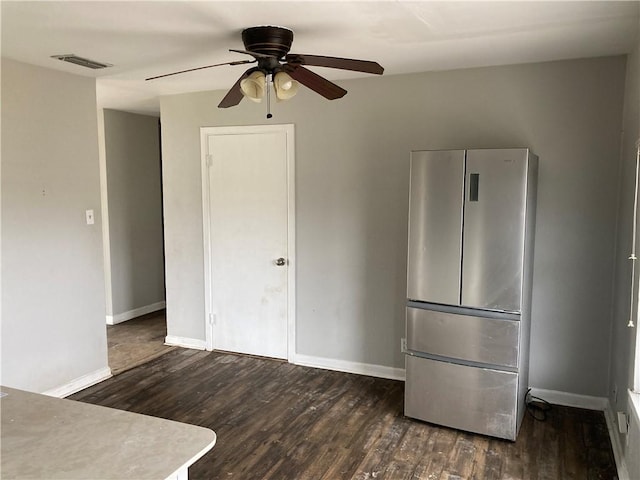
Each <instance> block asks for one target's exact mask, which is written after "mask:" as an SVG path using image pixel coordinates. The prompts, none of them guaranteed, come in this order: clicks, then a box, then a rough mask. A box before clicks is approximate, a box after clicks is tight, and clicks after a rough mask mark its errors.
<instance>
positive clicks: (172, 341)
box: [164, 335, 207, 350]
mask: <svg viewBox="0 0 640 480" xmlns="http://www.w3.org/2000/svg"><path fill="white" fill-rule="evenodd" d="M164 344H165V345H171V346H172V347H183V348H193V349H195V350H206V349H207V342H206V341H204V340H199V339H197V338H188V337H176V336H175V335H167V336H166V337H165V338H164Z"/></svg>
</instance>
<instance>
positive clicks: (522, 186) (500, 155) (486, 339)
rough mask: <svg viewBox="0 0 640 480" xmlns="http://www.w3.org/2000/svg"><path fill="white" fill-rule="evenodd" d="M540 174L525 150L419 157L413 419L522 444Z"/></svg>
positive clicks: (412, 274) (410, 346) (414, 193)
mask: <svg viewBox="0 0 640 480" xmlns="http://www.w3.org/2000/svg"><path fill="white" fill-rule="evenodd" d="M537 168H538V158H537V157H536V156H535V155H534V154H532V153H531V152H530V151H529V150H528V149H494V150H491V149H483V150H447V151H414V152H412V153H411V175H410V194H409V248H408V262H407V264H408V265H407V297H408V301H407V309H406V311H407V318H406V349H405V353H406V383H405V415H407V416H409V417H413V418H416V419H420V420H425V421H428V422H431V423H435V424H440V425H445V426H448V427H453V428H458V429H461V430H466V431H470V432H476V433H481V434H485V435H490V436H495V437H500V438H505V439H509V440H515V438H516V436H517V433H518V429H519V427H520V424H521V422H522V418H523V416H524V413H525V409H526V405H525V397H526V393H527V386H528V368H529V358H528V357H529V331H530V312H531V282H532V273H533V272H532V255H533V234H534V225H535V202H536V183H537Z"/></svg>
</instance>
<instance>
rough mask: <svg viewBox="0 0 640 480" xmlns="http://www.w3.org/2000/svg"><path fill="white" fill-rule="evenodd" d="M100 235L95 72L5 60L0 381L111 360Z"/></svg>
mask: <svg viewBox="0 0 640 480" xmlns="http://www.w3.org/2000/svg"><path fill="white" fill-rule="evenodd" d="M87 209H93V210H94V213H95V216H96V222H95V224H94V225H86V223H85V210H87ZM101 239H102V234H101V230H100V179H99V168H98V143H97V115H96V92H95V80H94V79H91V78H85V77H80V76H75V75H69V74H66V73H59V72H55V71H53V70H48V69H44V68H40V67H34V66H30V65H26V64H23V63H18V62H15V61H12V60H7V59H2V380H1V382H2V384H4V385H7V386H12V387H17V388H22V389H26V390H31V391H36V392H42V391H46V390H50V389H53V388H56V387H60V386H62V385H65V384H67V383H69V382H70V381H72V380H74V379H77V378H79V377H81V376H83V375H87V374H91V373H94V372H96V371H98V370H101V369H105V368H107V342H106V332H105V328H106V327H105V324H104V312H105V300H104V277H103V266H102V241H101Z"/></svg>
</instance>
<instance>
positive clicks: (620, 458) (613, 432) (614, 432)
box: [604, 401, 631, 480]
mask: <svg viewBox="0 0 640 480" xmlns="http://www.w3.org/2000/svg"><path fill="white" fill-rule="evenodd" d="M604 418H605V420H606V421H607V430H608V431H609V438H610V439H611V449H612V450H613V458H614V460H615V462H616V469H617V470H618V479H619V480H631V479H630V477H629V471H628V470H627V464H626V463H625V460H624V450H623V448H622V444H621V443H620V435H618V422H616V415H615V413H614V412H613V409H612V408H611V403H610V402H609V401H607V408H606V409H605V411H604Z"/></svg>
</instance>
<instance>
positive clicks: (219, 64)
mask: <svg viewBox="0 0 640 480" xmlns="http://www.w3.org/2000/svg"><path fill="white" fill-rule="evenodd" d="M254 62H255V60H237V61H235V62H225V63H216V64H214V65H207V66H205V67H196V68H189V69H188V70H180V71H179V72H173V73H165V74H164V75H158V76H155V77H149V78H145V80H155V79H156V78H162V77H170V76H171V75H179V74H180V73H187V72H195V71H196V70H203V69H205V68H211V67H220V66H222V65H243V64H245V63H254Z"/></svg>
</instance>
